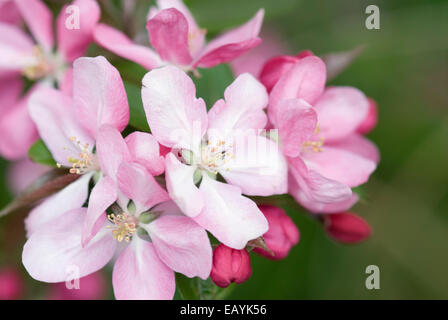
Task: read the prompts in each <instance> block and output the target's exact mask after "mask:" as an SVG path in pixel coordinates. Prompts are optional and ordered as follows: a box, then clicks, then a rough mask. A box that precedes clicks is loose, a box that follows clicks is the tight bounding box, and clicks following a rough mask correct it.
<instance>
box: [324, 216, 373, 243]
mask: <svg viewBox="0 0 448 320" xmlns="http://www.w3.org/2000/svg"><path fill="white" fill-rule="evenodd" d="M323 219H324V220H323V222H324V227H325V231H327V233H328V235H330V236H331V237H332V238H333V239H334V240H336V241H339V242H342V243H358V242H361V241H364V240H366V239H367V238H368V237H369V236H370V234H371V233H372V230H371V229H370V226H369V225H368V223H367V222H366V221H365V220H364V219H363V218H361V217H360V216H357V215H356V214H354V213H351V212H343V213H335V214H328V215H325V216H324V217H323Z"/></svg>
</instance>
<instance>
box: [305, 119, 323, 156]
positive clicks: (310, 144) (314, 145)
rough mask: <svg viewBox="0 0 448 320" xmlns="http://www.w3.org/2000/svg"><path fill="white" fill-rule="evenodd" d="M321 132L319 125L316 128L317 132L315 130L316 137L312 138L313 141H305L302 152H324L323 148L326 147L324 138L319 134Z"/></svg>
mask: <svg viewBox="0 0 448 320" xmlns="http://www.w3.org/2000/svg"><path fill="white" fill-rule="evenodd" d="M319 132H320V126H319V124H318V125H317V126H316V130H314V135H313V136H312V137H311V140H308V141H305V142H304V143H303V144H302V150H303V151H306V150H311V151H313V152H322V150H323V149H322V147H323V145H324V141H325V139H324V137H319V136H318V134H319Z"/></svg>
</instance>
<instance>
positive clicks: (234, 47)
mask: <svg viewBox="0 0 448 320" xmlns="http://www.w3.org/2000/svg"><path fill="white" fill-rule="evenodd" d="M263 16H264V10H263V9H260V10H258V12H257V13H256V14H255V16H254V17H253V18H252V19H251V20H249V21H248V22H246V23H245V24H244V25H242V26H240V27H238V28H236V29H232V30H230V31H228V32H226V33H224V34H222V35H220V36H219V37H217V38H215V39H214V40H212V41H211V42H210V43H209V44H208V45H206V46H205V48H204V50H203V51H202V52H201V53H200V55H199V56H198V57H197V58H196V59H195V61H194V62H193V67H201V68H210V67H213V66H215V65H217V64H220V63H224V62H227V61H230V60H233V59H235V58H237V57H239V56H240V55H242V54H243V53H245V52H247V51H248V50H250V49H251V48H253V47H255V46H257V45H258V44H260V42H261V39H260V38H258V34H259V33H260V29H261V24H262V23H263Z"/></svg>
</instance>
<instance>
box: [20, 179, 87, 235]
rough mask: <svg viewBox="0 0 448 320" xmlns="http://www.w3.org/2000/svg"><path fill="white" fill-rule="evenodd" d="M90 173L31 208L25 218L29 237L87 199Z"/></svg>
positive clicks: (79, 206)
mask: <svg viewBox="0 0 448 320" xmlns="http://www.w3.org/2000/svg"><path fill="white" fill-rule="evenodd" d="M91 177H92V174H85V175H83V176H81V177H80V178H79V179H78V180H76V181H75V182H73V183H70V184H69V185H68V186H67V187H65V188H64V189H62V190H61V191H59V192H58V193H56V194H54V195H52V196H51V197H49V198H48V199H46V200H45V201H44V202H42V203H41V204H40V205H38V206H37V207H36V208H34V209H33V210H31V212H30V214H29V215H28V217H27V218H26V219H25V229H26V232H27V236H28V237H30V235H31V234H33V233H34V232H35V231H38V230H40V229H41V228H44V227H45V226H46V225H47V226H51V225H52V222H53V220H55V219H57V218H59V217H61V216H62V215H64V214H65V212H67V211H69V210H72V209H77V208H81V207H82V205H83V204H84V202H86V200H87V196H88V192H89V181H90V178H91Z"/></svg>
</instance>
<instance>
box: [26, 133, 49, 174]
mask: <svg viewBox="0 0 448 320" xmlns="http://www.w3.org/2000/svg"><path fill="white" fill-rule="evenodd" d="M28 156H29V157H30V158H31V160H32V161H34V162H36V163H40V164H43V165H46V166H51V167H56V161H54V159H53V156H52V155H51V152H50V150H48V148H47V146H46V145H45V143H44V142H43V141H42V140H40V139H39V140H37V141H36V142H35V143H34V144H33V145H32V146H31V147H30V149H29V150H28Z"/></svg>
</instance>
